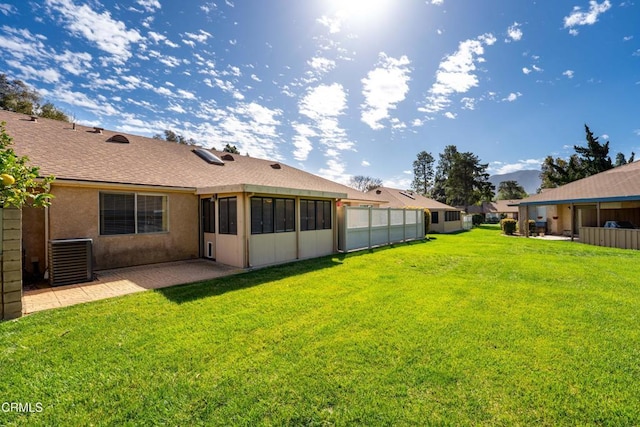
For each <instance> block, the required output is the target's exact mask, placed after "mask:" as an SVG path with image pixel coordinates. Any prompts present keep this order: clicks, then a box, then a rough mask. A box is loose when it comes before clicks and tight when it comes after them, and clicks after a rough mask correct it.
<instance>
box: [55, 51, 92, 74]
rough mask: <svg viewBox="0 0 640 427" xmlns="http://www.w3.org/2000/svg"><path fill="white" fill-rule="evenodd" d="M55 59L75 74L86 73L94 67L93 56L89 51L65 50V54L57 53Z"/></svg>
mask: <svg viewBox="0 0 640 427" xmlns="http://www.w3.org/2000/svg"><path fill="white" fill-rule="evenodd" d="M55 60H56V62H57V63H58V64H60V66H61V67H62V68H64V69H65V70H66V71H67V72H68V73H71V74H73V75H74V76H79V75H81V74H84V73H86V72H87V70H89V69H90V68H92V67H91V60H92V57H91V55H90V54H89V53H87V52H70V51H68V50H65V51H64V53H63V54H60V55H56V56H55Z"/></svg>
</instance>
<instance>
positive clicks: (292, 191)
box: [196, 184, 347, 199]
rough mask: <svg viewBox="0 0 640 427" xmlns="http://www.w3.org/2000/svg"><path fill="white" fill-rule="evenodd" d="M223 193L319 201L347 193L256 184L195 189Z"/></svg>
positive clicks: (205, 192) (344, 195)
mask: <svg viewBox="0 0 640 427" xmlns="http://www.w3.org/2000/svg"><path fill="white" fill-rule="evenodd" d="M224 193H254V194H269V195H274V196H299V197H314V198H320V199H344V198H346V197H347V193H335V192H332V191H317V190H305V189H299V188H287V187H273V186H269V185H256V184H234V185H219V186H214V187H201V188H198V189H196V194H199V195H202V194H224Z"/></svg>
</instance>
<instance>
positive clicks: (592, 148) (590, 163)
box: [573, 124, 613, 178]
mask: <svg viewBox="0 0 640 427" xmlns="http://www.w3.org/2000/svg"><path fill="white" fill-rule="evenodd" d="M584 130H585V132H586V134H587V135H586V139H587V146H586V147H581V146H578V145H574V146H573V149H574V150H575V152H576V154H578V156H580V160H581V164H582V171H583V178H584V177H587V176H591V175H595V174H597V173H600V172H604V171H607V170H609V169H613V163H611V157H609V141H607V142H606V143H604V145H603V144H600V142H598V137H597V136H593V132H591V129H589V126H587V125H586V124H585V125H584Z"/></svg>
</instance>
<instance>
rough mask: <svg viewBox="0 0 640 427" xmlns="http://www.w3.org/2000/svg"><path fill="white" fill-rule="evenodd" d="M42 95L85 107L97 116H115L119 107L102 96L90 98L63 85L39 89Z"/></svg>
mask: <svg viewBox="0 0 640 427" xmlns="http://www.w3.org/2000/svg"><path fill="white" fill-rule="evenodd" d="M40 93H41V94H42V96H43V97H45V98H47V99H51V100H53V101H55V102H63V103H66V104H69V105H74V106H77V107H80V108H83V109H86V110H88V111H90V112H92V113H93V114H96V115H97V116H115V115H117V114H119V112H120V109H116V108H114V107H113V105H111V104H110V103H109V102H107V101H106V100H105V99H104V98H101V97H95V98H91V97H89V96H88V95H87V94H86V93H82V92H74V91H72V90H70V89H69V87H67V86H64V85H59V86H56V88H55V89H54V90H51V91H50V90H47V89H40Z"/></svg>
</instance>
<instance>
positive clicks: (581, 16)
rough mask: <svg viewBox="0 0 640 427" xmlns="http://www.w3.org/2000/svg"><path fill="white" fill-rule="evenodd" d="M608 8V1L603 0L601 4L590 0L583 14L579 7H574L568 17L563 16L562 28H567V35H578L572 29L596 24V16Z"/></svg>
mask: <svg viewBox="0 0 640 427" xmlns="http://www.w3.org/2000/svg"><path fill="white" fill-rule="evenodd" d="M610 8H611V2H610V1H609V0H604V1H603V2H602V3H598V2H597V1H596V0H590V1H589V10H588V11H587V12H584V11H583V10H582V9H581V8H580V6H575V7H574V8H573V10H572V11H571V13H570V14H569V16H565V18H564V28H569V33H570V34H571V35H574V36H575V35H577V34H578V30H577V29H576V28H574V27H577V26H582V25H593V24H595V23H596V22H598V16H599V15H601V14H603V13H605V12H606V11H607V10H609V9H610Z"/></svg>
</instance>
